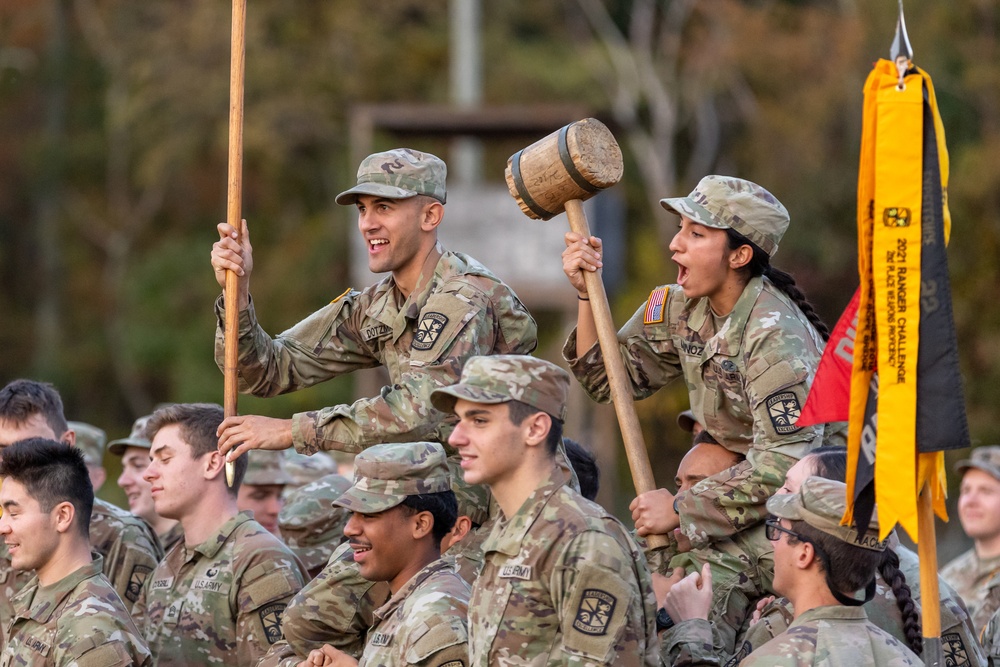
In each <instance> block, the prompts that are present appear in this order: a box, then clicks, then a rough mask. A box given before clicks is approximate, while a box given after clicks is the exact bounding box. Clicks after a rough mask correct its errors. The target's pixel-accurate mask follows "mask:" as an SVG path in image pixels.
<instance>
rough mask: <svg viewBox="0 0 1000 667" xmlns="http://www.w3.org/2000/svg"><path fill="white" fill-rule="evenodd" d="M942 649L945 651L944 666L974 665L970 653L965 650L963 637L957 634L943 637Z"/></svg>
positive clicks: (965, 666)
mask: <svg viewBox="0 0 1000 667" xmlns="http://www.w3.org/2000/svg"><path fill="white" fill-rule="evenodd" d="M941 648H942V649H943V651H944V664H946V665H948V667H969V666H970V665H972V662H971V661H970V660H969V652H968V651H967V650H965V642H963V641H962V635H960V634H958V633H957V632H950V633H948V634H946V635H941Z"/></svg>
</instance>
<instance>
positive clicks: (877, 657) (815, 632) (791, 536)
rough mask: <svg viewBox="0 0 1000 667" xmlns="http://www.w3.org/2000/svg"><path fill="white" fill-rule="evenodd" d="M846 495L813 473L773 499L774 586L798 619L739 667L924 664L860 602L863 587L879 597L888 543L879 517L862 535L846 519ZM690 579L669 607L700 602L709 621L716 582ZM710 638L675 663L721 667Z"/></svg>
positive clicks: (673, 591)
mask: <svg viewBox="0 0 1000 667" xmlns="http://www.w3.org/2000/svg"><path fill="white" fill-rule="evenodd" d="M845 495H846V487H845V485H844V484H843V483H842V482H837V481H834V480H829V479H824V478H821V477H809V478H807V479H806V480H805V481H803V482H802V485H801V487H800V488H799V491H798V492H797V493H788V494H778V495H776V496H774V497H772V498H770V499H769V500H768V502H767V509H768V510H769V511H770V512H771V513H772V514H773V515H774V516H773V517H772V518H771V519H769V520H768V521H767V523H766V528H767V533H768V535H767V537H768V539H770V540H771V541H773V542H774V562H775V572H774V586H775V589H776V590H777V591H778V592H779V593H780V594H782V595H784V596H785V597H787V598H788V599H789V600H790V601H791V603H792V607H793V609H794V610H795V611H794V615H795V616H794V620H793V622H792V624H791V626H790V627H789V628H788V630H787V631H785V632H784V633H782V634H780V635H778V636H777V637H775V638H774V639H772V640H771V641H769V642H767V643H765V644H764V645H763V646H760V647H759V648H756V649H754V650H753V652H751V653H750V654H749V655H748V656H746V657H745V658H743V660H742V662H740V665H745V666H747V667H756V666H757V665H760V666H766V667H803V666H807V665H825V664H830V660H831V659H835V660H836V663H837V664H844V665H852V666H854V667H881V666H883V665H895V666H906V665H922V664H923V661H921V660H920V658H919V657H917V655H916V654H914V653H913V652H912V651H911V650H910V649H909V648H907V647H906V645H905V644H903V643H902V642H900V641H899V640H898V639H896V638H895V637H893V636H892V635H890V634H889V633H887V632H885V631H884V630H882V629H881V628H879V627H877V626H876V625H874V624H873V623H871V622H870V621H869V620H868V617H867V615H866V614H865V611H864V609H863V608H862V607H861V606H860V605H861V604H862V600H860V599H858V597H857V595H858V591H860V590H862V589H863V590H865V599H866V600H870V599H871V597H872V596H873V595H874V588H875V585H874V577H875V571H876V568H877V566H878V563H879V562H880V561H881V559H882V552H883V551H884V550H885V542H884V541H879V539H878V525H877V519H875V518H873V519H872V523H871V524H870V525H869V527H868V529H867V530H866V531H865V532H864V533H858V531H857V530H855V528H854V527H853V526H843V525H841V524H840V519H841V517H842V516H843V515H844V511H845V508H846V503H845ZM694 576H696V575H691V577H694ZM690 584H691V580H690V579H689V580H686V584H685V582H682V584H679V585H675V586H674V587H673V588H672V589H671V590H670V592H669V593H668V594H667V606H668V609H675V608H676V609H681V610H682V611H681V612H680V613H678V616H679V617H685V615H684V613H683V610H687V611H692V610H695V609H696V608H698V607H701V608H702V611H701V612H696V613H698V614H699V615H700V618H702V619H703V618H705V615H706V614H705V613H703V612H705V611H707V607H708V603H707V600H708V599H710V596H711V591H708V596H709V597H708V598H706V597H705V588H710V583H709V586H708V587H705V586H703V587H702V589H701V590H700V591H697V590H696V589H695V587H694V586H692V585H690ZM677 603H679V604H677ZM672 613H673V612H672ZM685 618H687V619H688V620H690V619H691V617H690V616H687V617H685ZM685 622H687V621H685ZM693 635H694V633H692V636H693ZM707 640H708V638H707V637H706V636H704V634H703V635H702V636H701V637H700V644H701V645H700V646H699V645H698V643H695V644H694V645H692V646H691V651H690V652H686V651H684V650H682V651H680V652H679V655H678V656H677V657H676V659H675V660H674V661H673V664H674V665H717V664H720V663H719V662H718V660H717V659H708V660H700V659H698V652H699V650H701V651H703V650H704V648H705V646H704V644H705V642H706V641H707Z"/></svg>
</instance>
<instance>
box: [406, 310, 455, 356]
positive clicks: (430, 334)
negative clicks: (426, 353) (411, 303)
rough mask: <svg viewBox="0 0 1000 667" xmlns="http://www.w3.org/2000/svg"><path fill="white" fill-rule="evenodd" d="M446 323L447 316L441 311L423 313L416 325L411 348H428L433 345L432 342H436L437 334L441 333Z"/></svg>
mask: <svg viewBox="0 0 1000 667" xmlns="http://www.w3.org/2000/svg"><path fill="white" fill-rule="evenodd" d="M446 324H448V318H447V317H445V316H444V315H442V314H441V313H424V317H423V319H421V320H420V324H418V325H417V331H416V333H415V334H414V336H413V345H412V347H413V349H414V350H429V349H431V348H432V347H434V343H436V342H437V339H438V336H440V335H441V331H442V330H443V329H444V327H445V325H446Z"/></svg>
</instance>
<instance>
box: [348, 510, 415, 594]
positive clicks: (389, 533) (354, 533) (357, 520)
mask: <svg viewBox="0 0 1000 667" xmlns="http://www.w3.org/2000/svg"><path fill="white" fill-rule="evenodd" d="M415 516H416V515H414V514H411V513H408V512H407V511H406V510H404V508H403V507H402V506H399V505H397V506H396V507H393V508H391V509H388V510H386V511H384V512H378V513H377V514H361V513H360V512H354V513H352V514H351V518H350V519H349V520H348V521H347V525H346V526H344V535H345V536H346V537H347V540H348V542H350V544H351V548H352V549H353V550H354V562H356V563H357V564H358V568H359V570H360V572H361V576H362V577H364V578H365V579H367V580H369V581H388V582H389V586H390V588H392V589H393V590H396V588H398V587H397V586H395V585H394V581H395V579H396V578H397V577H400V576H401V574H402V573H404V572H406V571H408V567H407V566H408V565H409V564H410V560H411V558H412V555H413V529H414V526H413V524H414V519H415ZM404 581H405V580H404Z"/></svg>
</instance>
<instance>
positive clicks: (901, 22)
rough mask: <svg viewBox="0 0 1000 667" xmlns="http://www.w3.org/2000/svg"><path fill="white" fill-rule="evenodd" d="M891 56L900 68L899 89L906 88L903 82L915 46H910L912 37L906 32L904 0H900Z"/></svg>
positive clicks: (890, 51) (897, 67)
mask: <svg viewBox="0 0 1000 667" xmlns="http://www.w3.org/2000/svg"><path fill="white" fill-rule="evenodd" d="M889 57H890V58H891V59H892V61H893V62H894V63H896V69H898V70H899V86H898V87H899V90H904V89H905V88H906V85H905V84H904V82H903V79H904V77H905V76H906V70H907V69H908V68H909V66H910V61H912V60H913V47H912V46H910V37H909V36H908V35H907V34H906V17H904V16H903V0H899V18H898V19H897V20H896V36H895V37H894V38H893V40H892V46H891V47H890V48H889Z"/></svg>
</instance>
